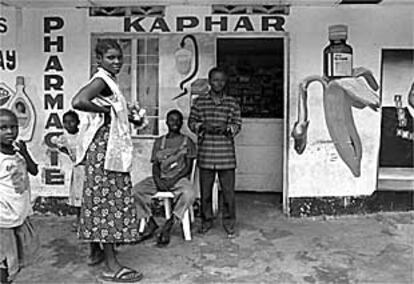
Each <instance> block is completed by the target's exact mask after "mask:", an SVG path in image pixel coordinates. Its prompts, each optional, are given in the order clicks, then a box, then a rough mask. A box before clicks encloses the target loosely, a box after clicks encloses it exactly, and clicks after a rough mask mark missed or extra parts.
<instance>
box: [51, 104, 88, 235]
mask: <svg viewBox="0 0 414 284" xmlns="http://www.w3.org/2000/svg"><path fill="white" fill-rule="evenodd" d="M79 124H80V120H79V116H78V114H77V113H76V112H75V111H73V110H69V111H67V112H65V113H64V114H63V128H64V129H65V133H64V134H62V135H61V136H59V138H58V139H57V140H56V141H55V143H56V144H57V146H58V149H59V151H61V152H62V153H65V154H66V155H68V156H69V158H70V160H71V161H72V162H73V168H72V176H71V179H70V185H69V200H68V204H69V205H70V206H73V207H74V208H75V210H76V224H73V226H74V227H76V228H77V227H78V225H79V217H80V208H81V201H82V191H83V182H84V179H85V166H84V165H75V161H76V153H77V148H78V145H79Z"/></svg>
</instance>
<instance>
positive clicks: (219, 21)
mask: <svg viewBox="0 0 414 284" xmlns="http://www.w3.org/2000/svg"><path fill="white" fill-rule="evenodd" d="M173 21H174V23H169V22H168V21H167V19H166V18H164V17H136V18H134V17H125V18H124V32H141V33H170V32H197V31H204V32H277V31H284V27H283V25H284V24H285V19H284V18H283V17H281V16H261V17H256V16H253V17H250V16H245V15H244V16H220V17H217V16H205V17H197V16H177V17H175V18H174V20H173Z"/></svg>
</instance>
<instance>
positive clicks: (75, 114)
mask: <svg viewBox="0 0 414 284" xmlns="http://www.w3.org/2000/svg"><path fill="white" fill-rule="evenodd" d="M67 116H71V117H73V118H74V119H75V120H76V121H77V123H78V124H79V123H80V120H79V115H78V114H77V113H76V112H75V111H73V110H68V111H67V112H65V113H64V114H63V117H62V118H63V119H65V117H67Z"/></svg>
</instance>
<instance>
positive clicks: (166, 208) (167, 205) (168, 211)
mask: <svg viewBox="0 0 414 284" xmlns="http://www.w3.org/2000/svg"><path fill="white" fill-rule="evenodd" d="M164 211H165V219H167V220H168V219H170V218H171V200H170V199H169V198H164Z"/></svg>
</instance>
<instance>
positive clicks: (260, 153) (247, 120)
mask: <svg viewBox="0 0 414 284" xmlns="http://www.w3.org/2000/svg"><path fill="white" fill-rule="evenodd" d="M285 50H286V48H285V39H284V38H283V37H280V38H229V37H227V38H218V39H217V65H218V66H220V67H222V68H224V69H225V70H226V72H227V74H228V76H229V78H228V86H227V88H228V90H227V92H228V94H229V95H231V96H233V97H235V98H237V100H238V101H239V104H240V106H241V111H242V119H243V126H242V131H241V133H240V134H239V135H238V136H237V138H236V154H237V163H238V166H237V179H236V190H238V191H257V192H280V193H282V192H283V160H284V154H283V153H284V147H283V145H284V139H285V138H284V119H285V108H284V101H285V95H286V84H285V83H286V70H285V68H286V63H285V62H286V61H285V56H286V55H285Z"/></svg>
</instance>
